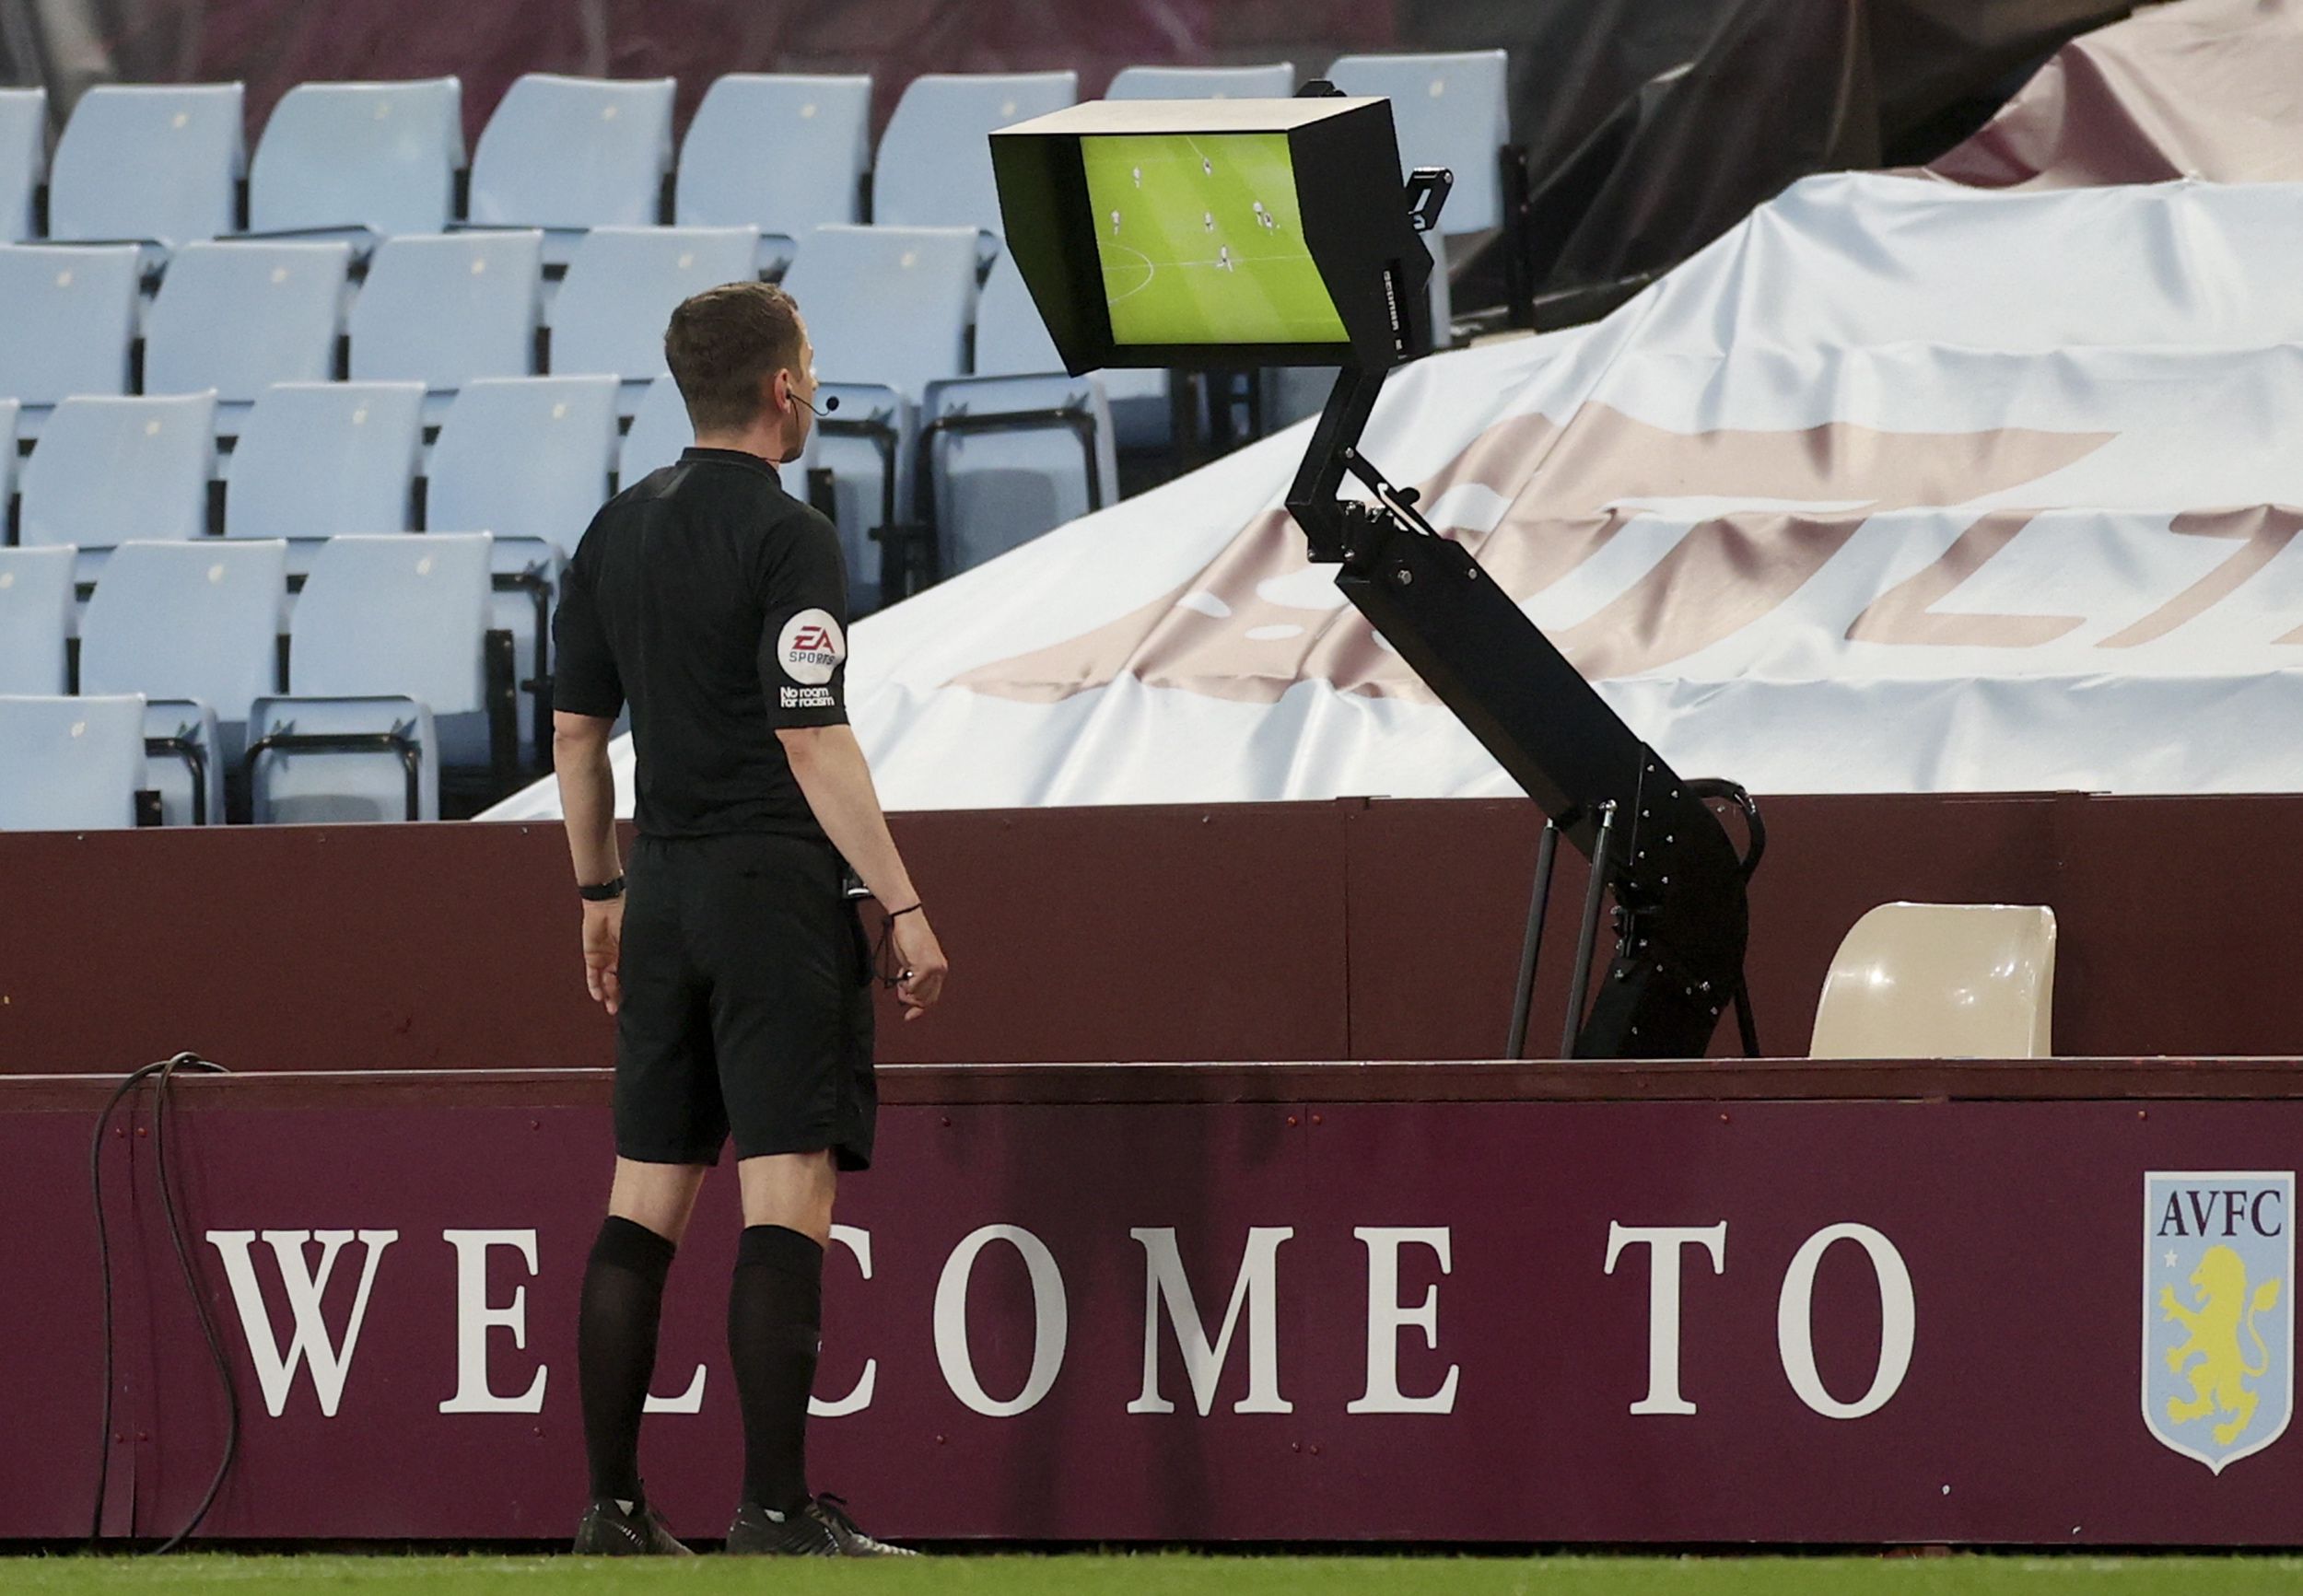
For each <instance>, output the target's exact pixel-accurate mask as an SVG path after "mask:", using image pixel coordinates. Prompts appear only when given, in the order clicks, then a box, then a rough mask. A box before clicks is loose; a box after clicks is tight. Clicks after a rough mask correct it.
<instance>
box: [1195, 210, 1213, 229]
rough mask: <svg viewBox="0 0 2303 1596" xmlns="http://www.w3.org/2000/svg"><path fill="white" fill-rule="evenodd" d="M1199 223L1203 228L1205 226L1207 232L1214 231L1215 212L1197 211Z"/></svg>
mask: <svg viewBox="0 0 2303 1596" xmlns="http://www.w3.org/2000/svg"><path fill="white" fill-rule="evenodd" d="M1199 225H1200V226H1201V227H1205V228H1206V229H1207V230H1208V231H1209V232H1210V233H1212V232H1214V231H1215V213H1214V212H1213V211H1202V212H1200V213H1199Z"/></svg>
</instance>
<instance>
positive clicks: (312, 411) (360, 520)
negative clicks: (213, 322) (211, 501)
mask: <svg viewBox="0 0 2303 1596" xmlns="http://www.w3.org/2000/svg"><path fill="white" fill-rule="evenodd" d="M423 451H424V385H423V384H422V383H420V382H284V383H280V384H278V385H277V386H275V387H273V388H268V389H266V390H264V391H263V393H261V394H259V395H257V396H256V402H255V405H254V407H253V408H252V409H251V410H250V411H249V413H248V419H247V420H246V421H245V422H244V423H242V424H241V426H240V446H239V447H238V448H237V449H233V451H232V457H231V463H230V465H229V466H228V468H227V475H226V480H225V492H224V533H225V536H227V537H230V538H286V539H289V540H291V542H289V545H288V574H289V575H290V576H291V577H301V576H303V575H304V573H305V572H306V570H307V569H309V568H310V564H311V559H312V556H313V555H314V554H316V553H318V552H319V546H320V543H321V542H322V541H324V540H326V539H328V538H333V537H335V536H336V535H338V534H339V533H343V532H393V531H404V530H407V529H409V528H411V527H413V526H415V479H416V475H417V472H418V470H419V467H420V463H421V460H422V458H423Z"/></svg>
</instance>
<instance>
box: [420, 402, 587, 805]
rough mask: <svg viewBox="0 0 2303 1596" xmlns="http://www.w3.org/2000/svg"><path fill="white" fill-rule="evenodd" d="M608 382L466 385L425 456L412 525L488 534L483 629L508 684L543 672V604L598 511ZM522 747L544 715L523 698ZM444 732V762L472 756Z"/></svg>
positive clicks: (547, 609)
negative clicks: (489, 611)
mask: <svg viewBox="0 0 2303 1596" xmlns="http://www.w3.org/2000/svg"><path fill="white" fill-rule="evenodd" d="M617 387H618V384H617V382H616V379H614V378H613V377H532V378H527V379H490V380H486V381H482V382H474V383H473V384H472V385H471V386H469V387H467V388H466V389H465V390H463V392H462V393H461V394H460V395H458V396H457V399H456V402H455V404H454V405H453V406H452V407H451V408H450V410H449V413H448V420H447V422H446V424H445V425H442V426H441V427H440V430H439V440H438V443H436V444H435V445H434V446H433V449H432V464H431V480H430V483H429V487H428V491H427V495H426V500H425V511H424V524H425V525H426V526H427V527H429V528H432V529H434V530H438V531H448V532H492V533H494V534H495V537H496V543H495V553H494V558H495V562H496V571H497V588H498V591H497V596H496V602H495V615H496V620H495V622H494V624H495V625H496V626H497V627H498V628H500V629H502V630H504V631H507V632H509V633H510V634H511V635H512V639H513V644H514V647H515V648H516V649H517V651H518V653H517V657H518V658H519V659H520V662H521V663H520V674H521V676H522V677H523V678H524V679H526V680H529V681H533V682H543V681H544V678H545V676H546V675H547V674H548V673H549V670H550V667H551V625H550V615H551V604H552V600H553V596H554V595H555V593H556V592H557V591H558V588H559V578H560V570H561V567H562V566H563V565H565V564H566V563H567V555H568V554H569V553H572V552H573V551H574V549H575V547H576V542H577V540H578V539H579V538H580V537H582V536H583V534H584V529H585V528H586V527H587V526H590V524H591V518H592V515H593V513H594V512H595V511H597V510H598V509H599V508H600V507H601V506H602V504H603V503H605V502H606V501H607V497H608V487H609V483H608V473H609V472H612V471H614V469H615V459H616V441H617V440H616V394H617ZM548 724H549V716H547V715H544V714H543V713H541V711H540V708H539V705H538V704H537V703H536V702H535V700H534V699H532V698H531V699H523V700H522V702H521V705H520V728H521V731H522V734H523V736H526V737H532V738H535V739H537V740H541V739H542V736H543V733H544V729H545V728H546V727H547V726H548ZM461 735H462V732H460V731H459V729H458V728H450V732H449V753H450V763H460V764H461V763H476V762H477V761H478V759H479V757H480V756H479V751H478V750H477V749H476V748H475V747H473V746H471V745H468V744H466V743H464V742H462V741H461V740H458V739H459V738H460V736H461Z"/></svg>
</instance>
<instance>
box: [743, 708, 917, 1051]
mask: <svg viewBox="0 0 2303 1596" xmlns="http://www.w3.org/2000/svg"><path fill="white" fill-rule="evenodd" d="M776 736H777V739H778V740H780V741H781V742H782V743H783V745H784V757H785V758H787V759H789V761H790V762H791V774H792V779H793V780H795V781H797V782H798V783H799V784H800V790H801V793H803V794H804V795H806V797H807V800H808V808H809V809H811V810H813V811H814V812H815V819H816V823H817V824H818V825H820V826H822V827H823V828H824V835H825V836H827V837H829V838H831V840H832V845H833V846H834V847H836V848H837V849H838V850H839V853H840V857H842V858H844V859H846V860H847V861H848V864H849V865H850V866H852V867H853V868H854V869H855V871H856V874H858V875H859V876H861V877H862V878H863V883H864V885H865V886H867V887H869V888H870V889H871V895H872V896H873V897H875V898H877V899H879V900H880V906H881V907H882V908H883V909H886V910H887V911H889V913H891V914H895V913H897V912H898V911H901V910H905V909H906V907H907V906H909V905H913V904H917V903H918V902H919V893H918V891H917V890H916V889H915V888H914V887H913V886H912V878H911V876H910V874H909V872H907V871H906V869H905V868H904V859H903V856H902V855H900V854H898V853H897V852H896V851H895V839H894V837H892V836H890V835H889V834H888V822H887V816H886V815H885V814H883V813H882V812H881V809H880V794H879V790H878V789H877V788H876V787H874V786H872V785H871V766H870V765H869V764H867V763H864V752H863V747H862V745H861V744H859V742H857V740H856V733H855V731H854V729H853V728H849V727H847V726H790V727H784V728H779V729H778V730H777V733H776ZM894 935H895V951H896V956H897V957H898V958H899V959H900V960H901V961H903V962H902V968H903V971H904V978H903V980H902V981H901V982H899V983H898V984H897V986H896V989H895V993H896V996H897V997H899V998H901V999H902V1000H903V1004H904V1018H905V1019H917V1018H918V1016H919V1015H920V1014H921V1013H922V1012H923V1011H924V1010H925V1009H926V1008H928V1006H929V1004H931V1003H933V1002H934V1001H935V1000H936V999H937V997H939V996H941V994H942V991H943V977H944V971H945V962H944V957H943V949H942V948H941V946H940V945H939V944H938V943H937V941H936V934H935V932H934V931H933V930H931V929H929V925H928V914H927V911H926V910H924V909H921V910H916V911H914V912H911V913H906V914H900V915H899V917H898V918H897V919H896V920H895V921H894Z"/></svg>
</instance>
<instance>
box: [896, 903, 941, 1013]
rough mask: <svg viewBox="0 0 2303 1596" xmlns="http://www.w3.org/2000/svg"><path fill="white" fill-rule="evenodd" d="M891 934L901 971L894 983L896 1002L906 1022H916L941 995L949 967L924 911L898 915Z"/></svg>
mask: <svg viewBox="0 0 2303 1596" xmlns="http://www.w3.org/2000/svg"><path fill="white" fill-rule="evenodd" d="M894 935H895V957H896V960H897V961H898V962H897V964H896V968H897V969H898V970H899V971H900V972H902V975H901V978H900V979H899V980H897V982H896V984H895V1000H896V1001H897V1002H898V1003H901V1004H902V1005H903V1006H904V1018H905V1019H918V1018H919V1017H920V1016H921V1015H923V1014H925V1013H927V1012H928V1010H929V1007H930V1006H931V1005H933V1004H934V1002H935V1000H936V999H937V998H939V997H941V996H943V978H944V977H945V976H946V975H947V974H949V973H951V969H952V966H951V965H950V964H949V963H948V962H947V961H945V959H944V957H943V948H942V946H941V944H940V943H938V942H937V941H936V934H935V932H934V931H932V930H931V929H929V926H928V912H927V911H926V910H925V909H922V910H920V911H919V912H918V913H917V914H902V915H898V916H897V917H896V920H895V932H894Z"/></svg>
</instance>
